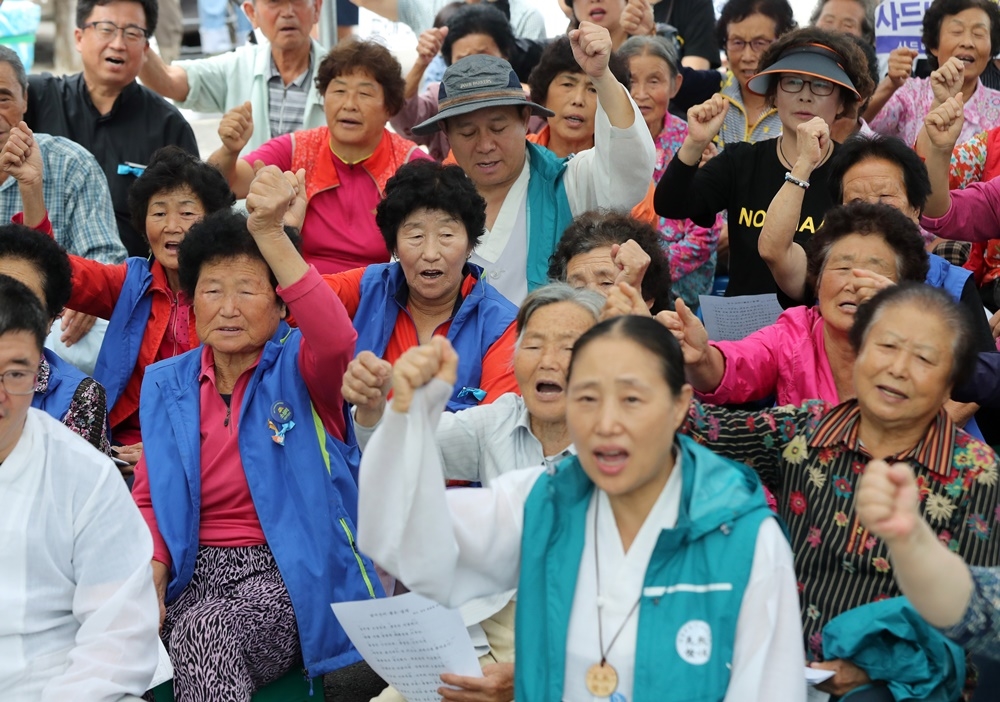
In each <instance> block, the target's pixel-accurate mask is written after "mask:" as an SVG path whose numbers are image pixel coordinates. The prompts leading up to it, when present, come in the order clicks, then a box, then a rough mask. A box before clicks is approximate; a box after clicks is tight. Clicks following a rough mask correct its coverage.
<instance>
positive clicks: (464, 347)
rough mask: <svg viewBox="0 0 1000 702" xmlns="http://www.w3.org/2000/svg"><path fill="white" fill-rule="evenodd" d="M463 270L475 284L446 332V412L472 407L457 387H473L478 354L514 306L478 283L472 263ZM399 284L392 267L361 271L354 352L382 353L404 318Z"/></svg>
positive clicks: (479, 368)
mask: <svg viewBox="0 0 1000 702" xmlns="http://www.w3.org/2000/svg"><path fill="white" fill-rule="evenodd" d="M466 266H467V267H468V269H469V274H470V275H472V276H473V277H475V279H476V285H475V287H473V289H472V291H471V292H470V293H469V294H468V295H467V296H466V297H465V299H464V300H462V305H461V307H459V310H458V313H457V314H456V315H455V316H454V317H453V318H452V320H451V327H449V329H448V334H447V338H448V341H450V342H451V345H452V346H453V347H455V351H456V352H457V353H458V380H457V381H456V383H455V392H454V393H453V394H452V396H451V399H450V400H449V401H448V411H449V412H457V411H459V410H463V409H465V408H467V407H471V406H473V405H476V404H478V400H477V399H476V398H475V396H474V395H473V394H472V393H465V394H464V395H463V396H462V397H459V395H462V388H466V387H467V388H476V389H478V388H479V383H480V381H481V380H482V375H483V356H485V355H486V352H487V351H489V350H490V347H491V346H492V345H493V344H494V343H496V341H497V339H499V338H500V337H501V336H503V333H504V332H505V331H507V327H509V326H510V323H511V322H513V321H514V318H515V317H517V307H516V306H515V305H514V303H512V302H510V301H509V300H508V299H507V298H505V297H504V296H503V295H501V294H500V293H498V292H497V291H496V289H495V288H493V287H491V286H490V285H488V284H487V283H486V281H485V280H482V278H481V276H482V273H483V269H482V268H480V267H479V266H476V265H474V264H472V263H467V264H466ZM405 286H406V277H405V276H404V274H403V267H402V266H400V265H399V264H398V263H379V264H373V265H370V266H368V267H367V268H366V269H365V272H364V275H363V276H362V277H361V303H360V304H359V305H358V310H357V312H356V313H355V314H354V328H355V329H356V330H357V332H358V341H357V344H356V345H355V353H360V352H362V351H371V352H372V353H374V354H375V355H376V356H378V357H379V358H381V357H383V356H384V355H385V350H386V348H387V347H388V346H389V339H390V338H391V337H392V331H393V329H395V328H396V318H397V317H398V316H399V315H401V314H405V315H407V316H409V314H410V313H409V311H408V310H407V309H406V299H405V297H404V291H405Z"/></svg>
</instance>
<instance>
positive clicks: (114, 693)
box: [41, 459, 160, 702]
mask: <svg viewBox="0 0 1000 702" xmlns="http://www.w3.org/2000/svg"><path fill="white" fill-rule="evenodd" d="M105 460H106V461H107V459H105ZM84 467H85V468H87V469H88V470H89V469H92V468H93V466H84ZM102 468H103V475H102V476H101V478H100V479H99V480H98V482H97V483H96V485H95V488H94V492H93V493H92V494H91V495H90V497H89V498H88V499H87V501H86V503H85V504H84V505H83V508H82V509H81V510H80V512H79V513H78V514H76V515H74V531H75V542H74V545H73V575H74V580H75V581H76V590H75V594H74V597H73V616H74V617H75V618H76V619H77V621H79V622H80V628H79V629H78V630H77V633H76V640H75V643H74V646H73V648H72V650H70V652H69V667H68V668H67V669H66V670H65V671H64V672H63V673H62V674H61V675H59V676H58V677H56V678H53V679H52V680H51V681H49V683H48V684H47V685H46V686H45V689H44V690H43V691H42V696H41V702H62V701H63V700H71V699H72V700H87V701H88V702H112V701H115V702H117V701H118V700H121V699H122V698H123V697H124V696H126V695H142V694H143V693H144V692H145V691H146V689H147V688H148V687H149V683H150V681H151V680H152V678H153V672H154V671H155V670H156V663H157V659H158V648H157V647H158V644H159V636H158V629H159V625H160V611H159V606H158V605H157V599H156V591H155V590H154V588H153V571H152V568H151V567H150V559H152V557H153V540H152V537H151V536H150V534H149V528H148V527H147V526H146V523H145V522H144V521H143V519H142V516H141V515H140V514H139V510H138V508H137V507H136V506H135V503H134V502H133V501H132V498H131V497H130V496H129V493H128V488H127V487H126V486H125V483H124V481H122V479H121V475H120V474H119V472H118V470H117V468H115V467H114V466H113V465H112V464H111V462H110V461H107V463H106V465H104V466H102Z"/></svg>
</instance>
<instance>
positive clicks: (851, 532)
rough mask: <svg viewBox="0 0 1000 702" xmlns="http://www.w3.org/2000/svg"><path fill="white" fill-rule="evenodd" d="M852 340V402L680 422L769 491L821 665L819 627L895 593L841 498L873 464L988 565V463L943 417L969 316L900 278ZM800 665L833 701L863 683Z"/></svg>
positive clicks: (981, 449)
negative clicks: (913, 488)
mask: <svg viewBox="0 0 1000 702" xmlns="http://www.w3.org/2000/svg"><path fill="white" fill-rule="evenodd" d="M866 207H870V206H869V205H866ZM829 223H830V222H829V219H828V220H827V224H826V225H824V227H823V230H826V227H827V226H828V225H829ZM869 238H870V237H869ZM859 243H860V242H859ZM850 339H851V343H852V347H853V349H854V352H855V353H856V358H857V360H856V361H855V363H854V367H853V378H852V385H853V388H854V394H856V395H857V398H856V399H853V400H848V401H847V402H843V403H841V404H839V405H837V406H834V405H833V404H832V403H828V402H818V401H814V402H808V403H806V404H804V405H801V406H799V407H795V406H786V407H777V408H774V409H769V410H765V411H762V412H737V411H731V410H727V409H725V408H722V407H716V406H713V405H707V404H705V405H703V404H694V405H693V406H692V413H691V417H690V419H689V421H688V423H687V425H686V426H685V428H684V431H685V432H687V433H689V434H690V435H692V436H694V437H695V438H697V440H698V441H699V442H701V443H704V444H705V445H707V446H709V447H710V448H711V449H712V450H714V451H716V452H718V453H720V454H722V455H724V456H726V457H728V458H731V459H733V460H737V461H744V462H746V463H747V464H749V465H753V467H754V470H756V471H757V473H758V474H759V475H760V477H761V480H763V482H764V484H765V485H766V486H767V487H769V488H771V489H772V490H773V491H774V493H775V494H776V495H778V496H779V503H778V504H779V510H778V512H779V514H780V515H781V517H782V519H783V520H784V521H785V523H786V524H787V525H788V528H789V533H790V536H791V542H792V550H793V552H794V553H795V570H796V576H797V580H798V582H799V593H800V599H801V623H802V633H803V639H804V641H805V644H806V649H807V653H808V655H809V658H810V660H813V661H824V644H823V636H822V630H823V627H824V626H825V625H826V624H827V623H828V622H829V621H830V620H831V619H833V618H835V617H837V616H838V615H840V614H841V613H843V612H846V611H848V610H852V609H854V608H856V607H860V606H862V605H865V604H868V603H870V602H873V601H876V600H881V599H883V598H884V597H893V596H895V595H897V594H899V593H898V590H897V588H896V586H895V584H894V583H893V579H892V572H891V571H892V566H891V565H890V563H889V561H888V560H887V558H886V556H887V555H888V554H887V551H886V549H885V546H884V545H883V544H880V543H879V541H878V539H877V538H874V536H872V535H870V534H869V533H868V532H866V531H865V530H864V528H863V527H861V526H860V525H859V522H858V515H857V513H856V512H855V511H854V506H855V505H856V504H857V502H856V501H854V500H852V496H853V495H854V493H855V491H856V490H857V483H858V479H859V478H860V476H861V474H862V473H863V472H864V466H865V464H867V463H868V462H869V461H870V460H871V459H872V458H873V457H876V456H877V457H880V458H884V459H886V460H888V461H901V460H905V461H907V462H908V463H910V464H911V465H912V466H914V470H915V471H916V472H917V473H918V474H919V475H920V479H921V490H922V492H923V493H924V494H925V499H924V500H923V501H922V510H923V512H924V514H926V515H927V516H928V517H929V518H930V519H931V520H932V521H933V523H934V525H935V531H936V532H937V538H938V539H941V540H944V541H946V542H948V543H950V544H951V546H950V547H951V548H952V549H953V550H955V551H956V552H957V553H958V554H960V555H961V556H962V557H963V558H965V559H966V561H968V562H969V563H971V564H973V565H995V564H997V563H1000V527H998V526H997V514H996V510H995V507H996V505H997V503H998V502H1000V482H998V481H997V480H996V479H995V476H996V473H997V470H998V464H997V457H996V455H995V454H994V453H993V451H992V450H991V449H990V447H989V446H987V445H986V444H984V443H982V442H980V441H978V440H976V439H973V438H972V437H970V436H969V435H968V434H966V433H965V432H963V431H962V430H961V429H959V428H958V427H956V426H955V424H954V423H953V422H952V421H951V420H950V419H949V418H948V414H947V412H945V411H944V410H943V405H944V403H945V402H946V401H947V399H948V398H949V397H950V395H951V389H952V387H953V385H955V384H956V383H958V382H961V380H962V379H963V376H964V375H965V374H966V373H967V372H968V369H969V368H970V367H971V366H972V363H973V361H974V350H973V348H972V345H971V340H972V327H971V321H970V320H969V313H968V312H967V311H966V310H965V309H964V308H962V307H960V306H958V305H957V304H956V303H955V302H954V301H953V300H952V299H951V297H949V296H948V294H947V293H945V292H943V291H942V290H939V289H938V288H933V287H930V286H928V285H924V284H918V283H900V284H899V285H894V286H891V287H889V288H887V289H884V290H882V291H881V292H879V293H878V294H877V295H876V296H875V297H873V298H872V299H871V300H870V301H869V302H868V303H866V304H864V305H862V306H861V307H859V308H858V310H857V314H856V315H855V316H854V324H853V327H852V328H851V333H850ZM887 663H891V661H888V662H887ZM812 665H814V666H815V667H820V668H825V669H827V670H833V671H835V675H834V677H833V678H832V679H831V680H829V681H828V682H826V683H823V684H822V685H820V686H819V687H820V689H822V690H824V691H826V692H830V693H832V694H834V695H844V694H846V693H847V692H849V691H850V690H852V689H854V688H857V687H860V686H862V685H865V684H869V683H871V680H869V676H868V674H867V673H865V672H864V671H863V670H861V669H859V667H858V666H857V665H856V664H854V663H851V662H850V661H844V660H832V661H831V660H826V661H825V662H823V663H813V664H812ZM890 679H893V678H890ZM956 698H957V694H956V695H955V696H953V697H949V698H948V699H956ZM876 699H880V700H881V699H886V698H884V697H878V698H876Z"/></svg>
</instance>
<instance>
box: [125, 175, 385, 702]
mask: <svg viewBox="0 0 1000 702" xmlns="http://www.w3.org/2000/svg"><path fill="white" fill-rule="evenodd" d="M299 177H300V178H301V173H300V174H299ZM295 198H296V192H295V188H293V186H292V185H291V184H290V183H289V181H288V179H287V178H286V175H285V174H282V173H281V171H279V170H278V169H277V168H274V167H268V168H265V169H263V170H262V171H261V172H260V173H258V175H257V177H256V178H255V179H254V182H253V183H252V184H251V187H250V192H249V194H248V196H247V203H246V204H247V210H248V211H249V212H250V217H249V219H248V218H246V217H244V216H243V215H240V214H235V213H231V212H218V213H215V214H213V215H209V216H208V217H206V218H205V219H204V220H203V221H202V222H201V223H199V224H198V225H196V227H193V228H192V230H191V232H190V233H189V236H187V237H185V239H184V242H183V243H182V245H181V249H180V258H181V268H180V271H181V285H182V289H183V290H184V292H185V294H186V295H188V296H189V297H190V299H191V300H192V307H193V310H194V314H195V320H196V327H197V333H198V338H199V339H200V340H201V343H202V345H201V346H200V347H198V348H196V349H192V350H191V351H189V352H188V353H185V354H182V355H180V356H177V357H175V358H172V359H169V360H167V361H164V362H162V363H159V364H157V365H155V366H154V367H152V368H150V369H148V371H147V374H146V380H145V382H144V386H145V387H144V393H143V400H142V407H141V413H142V419H143V422H144V423H146V426H155V427H157V431H152V432H146V433H145V435H144V438H145V447H144V451H143V457H142V459H141V461H140V463H139V465H138V466H137V468H136V483H135V489H134V491H133V497H134V498H135V501H136V504H137V505H138V506H139V509H140V511H141V512H142V514H143V516H144V517H145V519H146V523H147V524H148V525H149V529H150V532H151V533H152V535H153V580H154V582H155V584H156V590H157V593H158V595H159V598H160V606H161V617H163V616H165V621H164V624H163V639H164V643H165V644H166V645H167V648H168V650H169V653H170V659H171V662H172V663H173V666H174V695H175V698H176V699H177V700H179V702H186V701H187V700H208V699H211V700H250V698H251V695H252V694H253V692H254V691H255V690H256V689H259V688H260V687H263V686H264V685H267V684H268V683H270V682H272V681H274V680H276V679H277V678H279V677H281V676H282V675H283V674H284V673H286V672H287V671H289V670H290V669H292V668H293V667H302V668H304V670H305V671H306V674H307V675H308V676H309V677H316V676H319V675H322V674H324V673H327V672H330V671H331V670H334V669H337V668H340V667H342V666H344V665H347V664H350V663H354V662H356V661H358V660H359V659H360V657H359V656H358V654H357V652H356V651H355V650H354V649H353V648H352V646H351V643H350V641H349V639H348V638H347V636H346V634H345V633H344V631H343V630H342V629H341V628H340V626H339V624H338V623H337V620H336V617H334V615H333V612H332V611H331V610H330V603H331V602H337V601H342V600H357V599H364V598H371V597H376V596H377V595H378V594H380V593H381V586H380V585H379V584H378V579H377V577H376V575H375V571H374V567H373V566H372V565H371V563H370V562H369V561H368V560H367V559H365V558H363V557H362V556H361V555H360V554H359V553H358V551H357V549H356V548H355V546H354V536H353V531H354V526H353V523H354V515H355V505H356V500H357V492H356V485H355V482H354V478H353V471H354V470H355V469H356V465H352V463H351V461H352V460H353V458H354V457H355V456H356V454H354V456H352V453H351V446H352V444H353V441H352V439H353V437H352V432H351V429H350V426H349V425H348V424H346V419H345V418H346V414H345V406H344V403H343V398H342V397H341V394H340V383H339V382H330V379H331V378H339V377H340V376H341V375H342V374H343V372H344V369H345V368H346V367H347V363H348V362H349V361H350V359H351V357H352V356H353V353H354V339H355V334H354V331H353V329H352V328H351V323H350V320H349V319H348V317H347V314H346V312H345V311H344V307H343V305H342V304H341V303H340V302H339V300H337V299H336V296H335V295H334V294H333V293H332V292H331V291H330V289H329V288H328V287H327V286H326V285H324V284H323V281H322V278H321V277H320V275H319V273H318V272H317V271H316V269H315V268H314V267H312V266H310V265H308V264H307V263H306V262H305V261H304V260H303V259H302V257H301V256H300V255H299V253H298V251H297V249H296V247H295V245H294V244H293V243H292V241H291V240H290V239H289V238H288V236H287V235H286V234H285V230H284V228H283V224H282V222H283V216H284V214H285V213H286V210H287V209H288V207H289V204H290V203H292V202H294V201H295ZM289 312H291V313H293V314H294V315H295V318H296V321H297V322H298V328H297V329H294V330H293V329H291V328H290V327H289V326H288V324H287V323H285V322H284V317H285V316H286V314H288V313H289ZM164 607H165V610H164V609H163V608H164Z"/></svg>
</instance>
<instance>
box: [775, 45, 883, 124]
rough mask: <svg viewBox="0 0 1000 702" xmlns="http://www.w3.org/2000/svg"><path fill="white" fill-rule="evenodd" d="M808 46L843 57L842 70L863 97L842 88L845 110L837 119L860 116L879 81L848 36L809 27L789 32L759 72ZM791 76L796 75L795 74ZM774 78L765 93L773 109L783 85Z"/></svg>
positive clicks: (860, 51) (841, 95)
mask: <svg viewBox="0 0 1000 702" xmlns="http://www.w3.org/2000/svg"><path fill="white" fill-rule="evenodd" d="M807 44H820V45H821V46H824V47H826V48H827V49H829V50H831V51H833V52H834V53H836V54H837V55H839V56H840V57H841V59H842V60H843V61H842V63H841V68H843V69H844V72H845V73H846V74H847V77H848V78H850V79H851V82H852V83H854V87H855V88H856V89H857V91H858V94H859V95H860V96H861V97H860V98H859V97H858V96H857V95H855V94H854V93H853V92H851V91H850V90H847V89H846V88H841V87H839V86H838V90H839V91H840V99H841V101H842V102H843V103H844V108H843V111H842V112H841V113H840V114H838V115H837V116H838V117H842V116H843V115H853V114H857V113H856V111H855V108H856V107H857V106H858V105H859V104H861V103H863V102H865V101H866V100H868V99H869V98H870V97H871V96H872V92H874V90H875V81H873V80H872V78H871V67H870V65H869V63H868V59H867V58H866V57H865V54H864V52H863V51H862V50H861V49H860V48H858V45H857V43H855V42H854V41H852V40H851V39H850V38H849V36H848V35H847V34H842V33H840V32H828V31H826V30H825V29H817V28H816V27H805V28H803V29H796V30H795V31H792V32H788V34H785V35H784V36H782V37H780V38H779V39H778V40H777V41H775V42H774V43H773V44H771V46H769V47H767V50H766V51H765V52H764V54H763V55H762V56H761V57H760V63H759V64H758V65H757V70H758V71H763V70H765V69H767V68H768V67H770V66H772V65H774V64H775V63H777V62H778V59H780V58H781V55H782V54H783V53H785V52H786V51H788V50H789V49H792V48H794V47H796V46H804V45H807ZM790 72H792V73H794V71H790ZM771 78H772V79H771V80H770V81H768V84H767V91H766V92H765V93H764V96H765V97H766V98H767V104H768V105H771V106H772V107H773V106H774V97H775V94H776V93H777V92H778V82H779V81H778V76H772V77H771Z"/></svg>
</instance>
